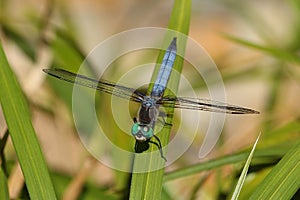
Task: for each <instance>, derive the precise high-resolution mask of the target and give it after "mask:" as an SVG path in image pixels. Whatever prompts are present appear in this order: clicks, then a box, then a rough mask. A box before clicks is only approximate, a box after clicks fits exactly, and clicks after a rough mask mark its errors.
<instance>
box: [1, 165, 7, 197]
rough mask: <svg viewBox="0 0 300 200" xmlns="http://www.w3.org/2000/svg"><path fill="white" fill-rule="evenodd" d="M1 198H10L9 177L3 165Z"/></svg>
mask: <svg viewBox="0 0 300 200" xmlns="http://www.w3.org/2000/svg"><path fill="white" fill-rule="evenodd" d="M0 199H3V200H9V194H8V186H7V178H6V175H5V173H4V171H3V170H2V168H1V167H0Z"/></svg>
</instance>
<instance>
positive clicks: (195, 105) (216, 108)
mask: <svg viewBox="0 0 300 200" xmlns="http://www.w3.org/2000/svg"><path fill="white" fill-rule="evenodd" d="M157 103H158V104H160V105H162V106H165V107H173V108H181V109H191V110H203V111H209V112H217V113H228V114H259V112H258V111H256V110H253V109H250V108H244V107H240V106H235V105H230V104H227V103H223V102H219V101H213V100H210V99H199V98H189V97H172V96H166V97H163V98H161V99H160V100H159V101H158V102H157Z"/></svg>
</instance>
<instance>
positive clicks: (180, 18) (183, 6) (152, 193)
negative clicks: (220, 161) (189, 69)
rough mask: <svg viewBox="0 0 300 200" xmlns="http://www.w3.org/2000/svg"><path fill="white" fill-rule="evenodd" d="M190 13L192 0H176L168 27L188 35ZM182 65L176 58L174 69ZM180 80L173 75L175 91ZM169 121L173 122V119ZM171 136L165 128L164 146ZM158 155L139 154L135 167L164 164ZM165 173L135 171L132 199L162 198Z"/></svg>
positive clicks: (162, 136) (146, 167)
mask: <svg viewBox="0 0 300 200" xmlns="http://www.w3.org/2000/svg"><path fill="white" fill-rule="evenodd" d="M190 15H191V1H190V0H186V1H182V0H175V2H174V6H173V10H172V14H171V18H170V22H169V26H168V28H169V29H171V30H175V31H178V32H181V33H183V34H185V35H188V31H189V22H190ZM173 36H174V35H173ZM177 44H178V48H180V49H184V47H185V41H180V42H179V41H178V43H177ZM163 54H164V51H161V52H160V55H159V58H158V62H157V63H161V61H162V58H163ZM182 65H183V59H182V58H178V57H177V58H176V60H175V64H174V69H176V70H177V71H178V72H181V68H182ZM158 70H159V66H158V65H157V66H156V68H155V71H154V75H153V76H152V80H151V82H153V80H155V78H156V76H157V72H158ZM179 80H180V77H172V76H171V78H170V82H169V85H168V86H170V84H172V85H171V87H172V88H174V89H175V90H174V91H176V88H178V85H179ZM167 122H168V123H171V121H167ZM169 136H170V129H168V128H164V129H163V130H162V131H161V134H160V139H161V143H162V145H163V146H165V145H166V144H167V143H168V141H169ZM155 148H156V147H155V146H154V145H150V151H153V150H155ZM151 155H153V154H151ZM157 155H158V154H155V156H149V157H148V158H149V159H147V160H141V159H139V157H138V156H136V157H135V160H134V166H133V169H135V168H137V167H140V166H141V165H144V167H145V169H153V166H157V165H159V166H163V165H164V163H163V161H162V159H161V158H160V157H158V156H157ZM145 171H146V170H145ZM163 175H164V168H163V167H162V168H161V169H159V170H156V171H152V172H145V173H133V174H132V181H131V188H130V199H161V193H162V183H163Z"/></svg>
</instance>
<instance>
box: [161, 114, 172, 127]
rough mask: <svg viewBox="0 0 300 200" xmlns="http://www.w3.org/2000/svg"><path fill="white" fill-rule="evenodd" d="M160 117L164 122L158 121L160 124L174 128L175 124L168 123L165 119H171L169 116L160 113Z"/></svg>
mask: <svg viewBox="0 0 300 200" xmlns="http://www.w3.org/2000/svg"><path fill="white" fill-rule="evenodd" d="M158 116H159V117H161V118H162V121H161V120H160V119H158V121H159V122H160V123H162V124H163V125H165V126H173V124H171V123H167V122H166V120H165V118H166V117H169V115H167V114H166V113H165V112H162V111H160V112H159V114H158Z"/></svg>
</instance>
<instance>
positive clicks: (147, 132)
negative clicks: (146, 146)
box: [142, 126, 154, 139]
mask: <svg viewBox="0 0 300 200" xmlns="http://www.w3.org/2000/svg"><path fill="white" fill-rule="evenodd" d="M142 133H143V136H145V138H147V139H149V138H151V137H153V134H154V133H153V129H152V128H151V127H148V126H144V127H142Z"/></svg>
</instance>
